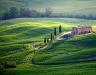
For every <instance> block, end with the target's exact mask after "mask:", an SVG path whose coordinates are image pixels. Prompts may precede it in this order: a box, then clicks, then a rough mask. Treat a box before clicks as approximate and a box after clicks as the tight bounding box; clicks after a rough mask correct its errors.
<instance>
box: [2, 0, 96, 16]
mask: <svg viewBox="0 0 96 75" xmlns="http://www.w3.org/2000/svg"><path fill="white" fill-rule="evenodd" d="M12 6H14V7H28V8H33V9H38V10H39V11H44V9H45V8H52V9H53V12H54V13H69V14H86V15H90V14H93V16H94V15H96V1H95V0H48V1H46V0H0V11H1V12H0V13H3V12H5V11H6V10H8V8H10V7H12Z"/></svg>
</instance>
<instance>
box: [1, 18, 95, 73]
mask: <svg viewBox="0 0 96 75" xmlns="http://www.w3.org/2000/svg"><path fill="white" fill-rule="evenodd" d="M19 20H20V19H19ZM23 20H24V19H21V21H23ZM26 20H28V19H26ZM67 20H68V19H67ZM30 21H31V20H30ZM48 21H49V20H48ZM48 21H40V20H38V21H37V22H36V21H33V22H29V21H28V22H24V23H23V22H22V23H20V22H18V19H13V20H7V21H5V22H4V23H2V24H1V25H0V30H1V31H0V38H1V39H0V56H1V57H0V61H5V60H11V61H12V60H13V61H16V62H17V63H18V64H20V65H18V66H17V68H16V69H11V70H10V69H8V70H5V71H6V72H5V73H7V75H8V73H9V75H11V74H14V73H15V74H16V75H17V74H19V75H21V74H23V75H32V74H33V75H49V74H50V75H54V74H55V75H56V74H57V75H58V74H59V75H60V74H61V75H64V74H65V75H88V74H89V75H90V74H91V75H94V74H96V72H95V69H96V66H95V65H96V64H95V60H96V58H95V56H96V54H95V52H96V50H95V49H96V47H95V45H96V43H95V42H96V40H95V38H96V35H95V34H91V35H86V36H80V37H76V38H72V39H68V40H66V41H65V40H63V41H59V42H56V43H53V45H52V46H51V47H49V48H47V49H46V50H42V51H40V53H39V54H36V56H35V58H34V59H35V62H36V63H39V64H40V63H44V64H45V63H46V64H47V65H48V64H53V63H54V62H55V63H57V64H58V65H54V66H53V65H50V66H49V65H48V66H47V65H46V66H44V65H41V66H40V65H31V64H21V63H26V62H27V63H28V62H30V58H31V57H32V56H33V55H32V54H31V53H32V50H34V49H33V47H32V45H31V44H30V42H31V43H32V42H33V41H35V42H38V41H39V42H42V40H43V39H42V38H44V37H45V36H46V35H45V34H47V35H49V33H50V32H52V31H53V28H54V27H57V26H58V25H62V27H63V29H64V31H70V30H71V27H72V26H73V25H74V24H72V23H71V24H70V22H68V23H64V22H58V20H57V21H56V22H54V20H51V21H49V22H48ZM52 21H53V22H52ZM76 21H77V20H76ZM88 22H89V21H88ZM92 25H94V30H95V28H96V27H95V24H92ZM41 30H42V31H41ZM87 36H89V38H88V37H87ZM90 43H91V45H90ZM5 55H6V56H5ZM28 58H29V59H28ZM88 60H91V61H88ZM93 60H94V61H93ZM79 61H87V62H85V63H84V62H81V63H78V62H79ZM65 62H75V63H77V64H74V63H73V64H71V63H70V64H65V65H60V63H65Z"/></svg>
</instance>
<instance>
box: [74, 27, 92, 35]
mask: <svg viewBox="0 0 96 75" xmlns="http://www.w3.org/2000/svg"><path fill="white" fill-rule="evenodd" d="M91 32H92V27H91V26H78V27H73V28H72V35H81V34H86V33H91Z"/></svg>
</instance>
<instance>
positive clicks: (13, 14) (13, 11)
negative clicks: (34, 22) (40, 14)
mask: <svg viewBox="0 0 96 75" xmlns="http://www.w3.org/2000/svg"><path fill="white" fill-rule="evenodd" d="M9 16H10V18H16V17H18V8H16V7H11V8H10V10H9Z"/></svg>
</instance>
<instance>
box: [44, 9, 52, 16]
mask: <svg viewBox="0 0 96 75" xmlns="http://www.w3.org/2000/svg"><path fill="white" fill-rule="evenodd" d="M51 14H52V9H51V8H46V9H45V16H46V17H50V16H51Z"/></svg>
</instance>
